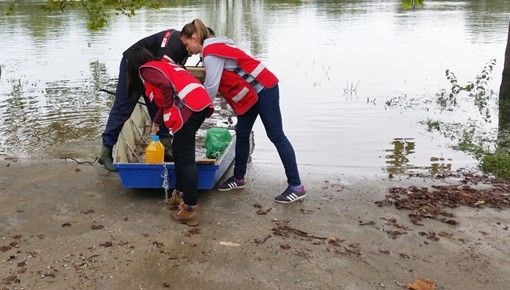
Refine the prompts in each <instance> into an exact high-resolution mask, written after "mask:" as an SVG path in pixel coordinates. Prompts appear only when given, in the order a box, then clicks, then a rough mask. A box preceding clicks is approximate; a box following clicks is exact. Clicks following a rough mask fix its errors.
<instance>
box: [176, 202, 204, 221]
mask: <svg viewBox="0 0 510 290" xmlns="http://www.w3.org/2000/svg"><path fill="white" fill-rule="evenodd" d="M198 217H199V212H198V206H196V205H193V206H191V205H187V204H185V203H184V202H181V203H180V204H179V211H178V212H177V213H173V214H172V218H173V219H174V220H176V221H180V222H181V223H183V224H186V225H188V226H197V225H198Z"/></svg>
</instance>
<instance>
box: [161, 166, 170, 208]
mask: <svg viewBox="0 0 510 290" xmlns="http://www.w3.org/2000/svg"><path fill="white" fill-rule="evenodd" d="M161 177H163V184H162V185H161V187H163V188H164V189H165V203H166V202H167V201H168V189H169V186H168V184H169V182H168V168H166V164H165V163H163V175H162V176H161Z"/></svg>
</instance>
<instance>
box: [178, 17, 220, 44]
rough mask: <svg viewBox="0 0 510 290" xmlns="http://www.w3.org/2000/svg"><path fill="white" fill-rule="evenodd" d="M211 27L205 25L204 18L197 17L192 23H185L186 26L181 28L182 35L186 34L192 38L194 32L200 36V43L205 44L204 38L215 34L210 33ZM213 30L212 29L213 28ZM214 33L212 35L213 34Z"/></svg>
mask: <svg viewBox="0 0 510 290" xmlns="http://www.w3.org/2000/svg"><path fill="white" fill-rule="evenodd" d="M209 29H210V28H208V27H207V26H205V24H204V22H202V20H200V19H198V18H196V19H194V20H193V21H191V22H190V23H187V24H186V25H184V27H183V28H182V29H181V35H183V36H185V37H186V38H191V37H192V36H193V34H195V35H196V36H197V38H198V42H199V43H200V44H204V40H205V39H206V38H208V37H210V36H214V32H213V33H209ZM211 31H212V29H211ZM211 34H212V35H211Z"/></svg>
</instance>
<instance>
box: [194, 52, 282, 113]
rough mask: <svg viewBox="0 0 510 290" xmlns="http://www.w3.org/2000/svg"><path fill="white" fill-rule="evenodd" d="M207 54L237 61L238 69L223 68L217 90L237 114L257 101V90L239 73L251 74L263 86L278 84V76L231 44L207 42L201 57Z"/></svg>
mask: <svg viewBox="0 0 510 290" xmlns="http://www.w3.org/2000/svg"><path fill="white" fill-rule="evenodd" d="M208 55H215V56H219V57H223V58H229V59H232V60H235V61H236V62H237V65H238V67H239V70H236V71H229V70H226V69H224V70H223V73H222V75H221V80H220V87H219V89H218V92H219V93H220V94H221V95H222V96H223V97H224V98H225V100H226V101H227V102H228V103H229V104H230V106H231V107H232V109H233V110H234V112H236V113H237V114H238V115H243V114H244V113H246V112H247V111H248V110H249V109H250V108H251V107H252V106H253V105H254V104H255V103H256V102H257V101H258V95H257V92H256V91H255V89H254V88H253V86H252V85H251V84H250V83H248V82H247V81H246V80H245V79H244V78H243V77H241V76H240V74H244V75H250V76H252V77H253V78H255V80H256V82H258V83H259V84H261V85H262V86H263V87H265V88H272V87H274V86H275V85H277V84H278V78H276V76H275V75H274V74H273V73H272V72H271V71H269V70H268V69H267V68H266V67H265V66H264V65H263V64H262V63H261V62H260V61H258V60H256V59H254V58H253V57H251V56H250V55H248V54H247V53H245V52H244V51H242V50H241V49H239V48H237V47H235V46H233V45H230V44H226V43H211V44H207V45H205V46H204V47H203V50H202V57H203V58H205V57H206V56H208ZM238 72H239V73H238Z"/></svg>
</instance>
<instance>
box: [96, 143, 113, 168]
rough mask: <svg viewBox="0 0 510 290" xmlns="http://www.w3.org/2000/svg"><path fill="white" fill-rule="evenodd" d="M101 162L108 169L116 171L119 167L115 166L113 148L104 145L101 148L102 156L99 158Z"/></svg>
mask: <svg viewBox="0 0 510 290" xmlns="http://www.w3.org/2000/svg"><path fill="white" fill-rule="evenodd" d="M98 162H99V164H103V166H104V168H106V170H108V171H113V172H116V171H117V169H116V168H115V167H113V157H112V148H108V147H106V146H104V145H103V147H102V149H101V156H99V159H98Z"/></svg>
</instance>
